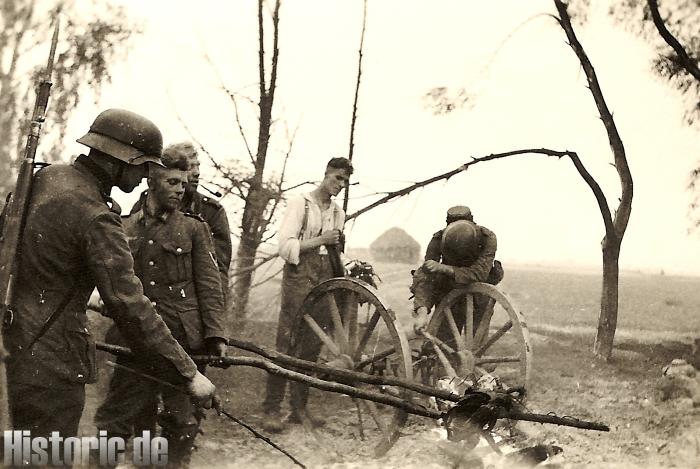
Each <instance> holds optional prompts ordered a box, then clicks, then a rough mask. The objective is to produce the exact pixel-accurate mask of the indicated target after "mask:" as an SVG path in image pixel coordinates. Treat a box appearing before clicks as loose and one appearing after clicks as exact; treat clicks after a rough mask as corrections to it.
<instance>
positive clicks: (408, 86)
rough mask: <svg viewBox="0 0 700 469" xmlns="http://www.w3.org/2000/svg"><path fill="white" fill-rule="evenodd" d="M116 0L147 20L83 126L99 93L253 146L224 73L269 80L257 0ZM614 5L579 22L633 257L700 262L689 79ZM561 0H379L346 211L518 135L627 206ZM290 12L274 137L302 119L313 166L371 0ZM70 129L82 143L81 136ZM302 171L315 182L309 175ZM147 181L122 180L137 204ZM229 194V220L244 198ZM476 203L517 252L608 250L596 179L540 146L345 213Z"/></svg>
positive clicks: (402, 219) (405, 214) (224, 140)
mask: <svg viewBox="0 0 700 469" xmlns="http://www.w3.org/2000/svg"><path fill="white" fill-rule="evenodd" d="M114 1H116V0H114ZM118 3H119V4H122V5H124V6H125V8H126V11H127V17H128V19H129V21H131V22H133V24H135V25H140V27H141V28H142V30H143V33H142V34H141V35H139V36H138V37H136V38H135V39H134V44H133V48H132V49H131V50H130V51H129V53H128V55H127V56H126V57H125V59H124V61H123V62H121V63H118V64H115V65H114V68H113V82H112V84H110V85H108V86H107V87H106V88H105V89H104V90H103V92H102V93H101V95H100V97H99V102H98V103H97V104H91V103H89V102H88V103H86V104H83V105H82V106H81V108H80V110H79V112H78V113H77V114H76V117H75V118H74V119H73V121H72V124H71V130H72V131H73V132H74V133H75V134H80V133H82V132H84V130H85V127H86V125H87V124H86V123H89V122H90V121H91V120H92V118H93V116H94V115H95V113H96V112H97V111H98V110H101V109H105V108H109V107H121V108H126V109H130V110H133V111H135V112H139V113H141V114H143V115H145V116H147V117H149V118H151V119H152V120H153V121H154V122H156V123H157V124H158V125H159V127H160V128H161V129H162V131H163V134H164V137H165V141H166V144H167V143H172V142H176V141H182V140H187V139H189V138H190V134H189V132H188V130H187V129H186V128H185V126H183V124H182V122H185V123H186V125H187V127H188V128H189V129H190V130H189V131H191V132H192V134H194V135H195V136H196V137H197V139H198V140H199V141H201V142H202V143H203V144H204V145H205V146H206V147H207V149H208V150H209V151H210V152H211V153H212V154H213V155H215V158H216V159H217V160H218V161H219V162H227V161H234V160H235V159H238V160H240V161H243V162H245V161H247V159H248V156H247V154H246V150H245V146H244V144H243V141H242V139H241V136H240V134H239V132H238V128H237V126H236V122H235V119H234V112H233V106H232V103H231V100H230V99H229V97H228V95H227V94H226V93H225V92H224V91H223V90H222V86H221V85H222V83H223V84H224V85H225V86H226V87H227V88H228V89H230V90H234V91H236V92H238V93H240V94H241V95H247V96H249V97H250V98H252V99H255V98H256V97H257V96H256V90H257V81H258V77H257V74H258V70H257V18H256V5H257V2H256V1H254V0H239V1H236V2H224V1H213V0H208V1H198V2H189V1H179V0H150V1H148V2H143V1H140V0H119V1H118ZM606 6H607V1H605V0H592V1H591V11H590V15H589V20H588V23H587V24H586V25H585V26H580V25H577V26H576V29H577V34H578V36H579V39H580V41H581V42H582V43H583V45H584V47H585V49H586V51H587V53H588V55H589V57H590V59H591V61H592V63H593V65H594V67H595V68H596V72H597V73H598V77H599V80H600V82H601V86H602V89H603V93H604V95H605V97H606V100H607V103H608V107H609V108H610V109H611V110H612V111H613V113H614V117H615V121H616V124H617V126H618V129H619V132H620V134H621V136H622V139H623V142H624V144H625V149H626V152H627V157H628V162H629V166H630V168H631V170H632V174H633V178H634V183H635V187H634V201H633V207H632V216H631V219H630V223H629V227H628V230H627V234H626V236H625V239H624V241H623V245H622V254H621V259H620V260H621V266H622V268H623V269H632V270H643V271H648V272H659V271H661V270H664V271H665V272H666V273H677V274H693V275H698V274H700V249H698V247H699V246H700V234H698V233H695V234H688V228H689V226H690V222H689V218H688V205H689V203H690V201H691V194H690V193H689V192H688V191H687V189H686V187H687V184H688V180H689V172H690V170H691V169H692V168H693V167H694V165H695V164H696V163H697V161H698V160H699V159H700V152H699V151H698V150H699V147H700V145H698V143H699V142H700V139H699V136H700V135H699V133H698V129H696V128H688V127H686V126H684V125H683V120H682V115H683V111H684V109H685V108H684V106H685V103H684V102H683V99H682V98H681V96H679V94H678V93H677V92H675V91H674V90H672V89H671V87H670V86H669V85H668V84H667V83H665V82H664V81H663V80H661V79H659V78H657V77H655V76H654V75H653V74H652V73H651V71H650V61H651V59H652V58H653V51H652V49H651V48H650V47H649V46H648V45H646V44H645V43H644V42H642V41H641V40H639V39H638V38H636V37H634V36H632V35H631V34H629V33H627V32H625V31H624V30H622V28H621V27H620V26H619V25H615V24H612V23H611V19H610V18H609V17H608V15H607V14H606ZM554 12H555V11H554V6H553V3H552V2H550V1H544V0H542V1H540V0H532V1H528V2H523V1H522V0H502V1H493V2H477V1H472V0H468V1H467V0H434V1H431V2H421V1H417V0H416V1H413V0H382V1H378V0H369V2H368V13H367V30H366V36H365V46H364V56H363V57H364V58H363V60H364V61H363V72H362V84H361V87H360V96H359V102H358V117H357V125H356V129H355V151H354V160H353V161H354V165H355V168H356V171H355V174H354V175H353V181H354V182H357V183H358V184H357V185H355V186H352V188H351V201H350V210H349V211H350V212H353V211H355V210H357V209H359V208H362V207H363V206H365V205H367V204H369V203H370V202H372V201H373V200H375V199H376V198H377V196H372V194H373V193H376V192H386V191H392V190H397V189H400V188H402V187H404V186H406V185H409V184H410V183H412V182H415V181H419V180H422V179H425V178H428V177H431V176H434V175H436V174H440V173H443V172H446V171H449V170H451V169H454V168H456V167H458V166H460V165H461V164H463V163H465V162H467V161H469V160H470V158H471V157H478V156H484V155H487V154H490V153H497V152H504V151H509V150H515V149H522V148H550V149H555V150H573V151H576V152H577V153H578V154H579V156H580V157H581V159H582V161H583V163H584V164H585V166H586V167H587V169H588V170H589V171H590V172H591V173H592V174H593V175H594V176H595V177H596V179H597V180H598V181H599V183H600V184H601V186H602V187H603V190H604V191H605V193H606V195H607V198H608V203H609V204H610V205H611V206H612V207H613V208H614V206H616V204H617V198H618V197H619V181H618V178H617V174H616V171H615V169H614V168H613V167H612V166H611V162H612V153H611V151H610V148H609V144H608V141H607V137H606V134H605V130H604V128H603V126H602V124H601V122H600V120H599V118H598V115H597V111H596V108H595V104H594V102H593V99H592V97H591V95H590V93H589V91H588V90H587V88H586V77H585V75H584V73H583V72H582V70H581V69H580V66H579V64H578V61H577V59H576V57H575V55H574V53H573V52H572V51H571V49H570V48H569V47H568V46H567V45H566V43H565V35H564V32H563V31H562V30H561V28H560V27H559V26H558V24H557V23H556V22H555V21H554V20H553V19H552V18H549V17H547V16H543V15H541V14H542V13H554ZM538 15H539V16H538ZM533 17H534V18H533ZM280 18H281V19H280V64H279V87H278V90H277V94H276V102H275V110H274V114H275V117H276V125H275V130H274V131H275V139H274V140H273V145H272V148H271V153H270V155H271V156H270V160H269V168H270V171H269V173H266V174H268V175H273V174H275V173H278V172H279V169H280V167H281V162H282V159H283V155H284V154H285V152H286V150H287V148H288V138H287V136H288V135H291V134H293V133H294V132H295V129H296V133H295V139H294V146H293V149H292V153H291V155H292V156H291V159H290V161H289V165H288V174H287V181H288V185H293V184H295V183H298V182H302V181H307V180H319V179H320V178H321V177H322V175H323V168H324V167H325V163H326V161H327V160H328V159H330V158H331V157H334V156H346V155H347V153H348V142H349V129H350V119H351V112H352V100H353V93H354V89H355V78H356V74H357V56H358V54H357V53H358V47H359V38H360V30H361V24H362V2H361V1H359V0H353V1H350V0H342V1H341V0H338V1H332V2H329V1H324V0H303V1H302V0H287V1H285V2H284V3H283V5H282V9H281V12H280ZM528 19H529V21H528ZM207 57H208V58H207ZM439 86H444V87H447V88H448V89H449V90H450V92H452V93H455V92H456V91H457V90H459V89H461V88H464V89H465V90H466V91H467V93H468V94H469V96H470V100H469V101H468V102H467V105H466V106H464V107H463V108H461V109H458V110H456V111H454V112H452V113H450V114H448V115H434V114H433V113H432V112H431V110H430V109H429V108H427V107H426V105H425V99H424V96H425V94H426V93H427V92H428V91H429V90H431V89H432V88H435V87H439ZM83 101H84V102H85V100H83ZM239 109H241V115H242V124H243V127H244V129H245V131H246V134H247V137H248V140H249V141H250V142H251V144H252V146H253V148H254V147H255V142H256V136H257V125H256V118H255V113H256V108H255V107H254V105H252V104H251V103H248V102H247V101H246V100H245V99H243V100H241V101H240V102H239ZM71 149H72V150H73V151H75V152H76V153H77V152H80V151H82V148H81V147H80V146H79V145H77V144H76V145H75V146H74V147H71ZM203 170H204V178H205V179H213V178H214V177H215V176H214V171H213V169H212V167H211V165H209V164H208V163H207V162H206V160H204V167H203ZM305 190H310V186H304V187H302V188H300V189H299V191H305ZM297 192H298V191H297ZM135 195H136V194H126V195H125V194H118V195H117V196H116V198H117V200H118V201H120V202H121V203H122V206H128V205H129V204H130V202H131V201H133V200H134V197H135ZM223 203H224V205H225V206H227V207H228V208H230V210H231V212H230V214H231V219H232V220H236V214H235V209H236V208H235V206H234V205H235V204H234V203H233V201H227V200H226V199H224V200H223ZM463 204H464V205H469V206H470V207H471V208H472V211H473V213H474V214H475V220H476V221H477V222H478V223H479V224H482V225H484V226H487V227H489V228H490V229H491V230H493V231H494V232H496V234H497V236H498V243H499V247H498V254H497V257H498V258H500V259H503V260H504V261H506V262H513V263H527V264H543V265H558V266H577V267H596V266H600V258H601V254H600V241H601V239H602V236H603V231H604V230H603V223H602V218H601V215H600V212H599V210H598V208H597V205H596V203H595V199H594V197H593V195H592V193H591V192H590V189H589V188H588V187H587V186H586V185H585V183H584V182H583V181H582V179H581V178H580V176H579V175H578V173H577V172H576V170H575V169H574V167H573V165H572V164H571V162H570V161H568V160H565V159H562V160H558V159H556V158H552V157H547V156H541V155H522V156H517V157H512V158H509V159H507V160H501V161H497V162H487V163H481V164H478V165H475V166H474V167H472V168H471V169H469V170H468V171H467V172H466V173H462V174H460V175H457V176H455V177H453V178H452V179H450V180H449V181H447V182H440V183H436V184H434V185H432V186H429V187H427V188H425V189H422V190H419V191H416V192H414V193H413V194H411V195H410V196H407V197H404V198H401V199H397V200H395V201H394V202H391V203H389V204H386V205H384V206H382V207H380V208H377V209H375V210H372V211H370V212H368V213H367V214H365V215H362V216H360V217H359V218H358V220H357V221H356V222H354V223H349V224H348V225H347V227H346V235H347V238H348V244H349V246H353V247H363V246H368V245H369V244H370V243H371V242H372V241H373V240H374V239H376V237H377V236H379V235H380V234H381V233H382V232H384V231H385V230H387V229H389V228H391V227H393V226H398V227H401V228H403V229H404V230H406V231H407V232H408V233H409V234H411V235H412V236H413V237H414V238H415V239H416V240H417V241H418V242H420V243H421V244H422V245H423V246H424V247H425V245H426V244H427V242H428V240H429V239H430V235H431V233H432V232H434V231H436V230H437V229H440V228H441V227H442V225H443V224H444V216H445V211H446V210H447V209H448V208H449V207H450V206H452V205H463ZM234 231H235V229H234Z"/></svg>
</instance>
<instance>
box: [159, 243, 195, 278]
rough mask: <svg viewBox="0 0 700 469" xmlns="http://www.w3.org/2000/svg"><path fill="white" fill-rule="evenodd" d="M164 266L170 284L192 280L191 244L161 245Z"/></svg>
mask: <svg viewBox="0 0 700 469" xmlns="http://www.w3.org/2000/svg"><path fill="white" fill-rule="evenodd" d="M163 250H164V251H165V252H164V255H163V257H164V259H163V260H164V265H165V267H166V268H167V269H168V276H169V278H170V281H171V282H173V283H174V282H182V281H185V280H189V279H191V278H192V242H191V241H187V242H184V241H168V242H167V243H163Z"/></svg>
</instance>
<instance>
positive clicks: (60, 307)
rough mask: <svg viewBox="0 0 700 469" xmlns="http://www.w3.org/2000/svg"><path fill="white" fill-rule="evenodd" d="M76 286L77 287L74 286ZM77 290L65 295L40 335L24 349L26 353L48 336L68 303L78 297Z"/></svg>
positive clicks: (70, 290) (69, 291) (73, 289)
mask: <svg viewBox="0 0 700 469" xmlns="http://www.w3.org/2000/svg"><path fill="white" fill-rule="evenodd" d="M74 286H75V285H74ZM76 293H77V289H76V288H74V287H73V288H70V289H69V290H68V291H67V292H66V293H65V295H64V296H63V299H61V302H60V303H59V304H58V306H57V307H56V309H55V310H54V311H53V312H52V313H51V316H49V317H48V319H47V320H46V322H44V324H43V325H42V326H41V329H39V333H38V334H37V335H36V336H34V338H33V339H32V341H31V342H30V343H29V345H28V346H27V348H25V349H24V351H25V352H28V351H30V350H31V349H32V347H34V344H36V343H37V341H38V340H39V339H41V338H42V337H43V336H44V334H46V333H47V332H48V331H49V329H50V328H51V326H52V325H53V324H54V323H55V322H56V320H57V319H58V318H59V316H60V315H61V313H63V310H64V309H66V306H68V303H70V301H71V300H72V299H73V297H74V296H75V295H76Z"/></svg>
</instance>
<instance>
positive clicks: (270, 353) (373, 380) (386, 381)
mask: <svg viewBox="0 0 700 469" xmlns="http://www.w3.org/2000/svg"><path fill="white" fill-rule="evenodd" d="M229 345H231V346H233V347H236V348H239V349H241V350H246V351H249V352H253V353H255V354H257V355H260V356H262V357H264V358H267V359H268V360H271V361H272V362H273V363H275V364H278V365H285V366H290V367H293V368H296V369H301V370H307V371H313V372H316V373H321V374H326V375H332V376H333V377H334V378H338V379H340V380H345V381H360V382H362V383H367V384H375V385H385V386H398V387H401V388H404V389H409V390H411V391H415V392H418V393H421V394H425V395H426V396H432V397H435V398H437V399H442V400H445V401H450V402H458V401H459V400H460V399H461V396H459V395H458V394H455V393H452V392H449V391H446V390H442V389H436V388H433V387H431V386H426V385H424V384H420V383H415V382H413V381H407V380H404V379H401V378H397V377H395V376H378V375H370V374H367V373H361V372H359V371H351V370H344V369H342V368H334V367H332V366H328V365H322V364H320V363H315V362H310V361H307V360H302V359H300V358H296V357H291V356H289V355H285V354H283V353H280V352H276V351H274V350H269V349H266V348H264V347H260V346H258V345H255V344H252V343H250V342H247V341H245V340H238V339H229ZM97 348H98V349H99V350H102V351H104V352H109V353H111V354H113V355H123V356H128V355H130V354H131V350H129V349H128V348H126V347H120V346H118V345H112V344H105V343H101V342H98V343H97ZM193 358H195V361H199V360H198V359H199V358H202V359H203V360H202V362H210V361H211V357H197V356H195V357H193ZM228 358H232V357H228ZM232 365H235V364H234V363H232Z"/></svg>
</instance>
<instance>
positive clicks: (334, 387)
mask: <svg viewBox="0 0 700 469" xmlns="http://www.w3.org/2000/svg"><path fill="white" fill-rule="evenodd" d="M97 348H98V349H99V350H103V351H105V352H109V353H112V354H116V355H122V356H130V355H131V351H130V350H129V349H127V348H125V347H119V346H115V345H110V344H103V343H97ZM252 348H257V346H253V347H252ZM290 358H292V357H290ZM192 359H193V360H194V361H195V362H197V363H209V364H211V365H212V366H251V367H255V368H260V369H263V370H265V371H267V372H268V373H271V374H274V375H278V376H281V377H283V378H286V379H290V380H292V381H299V382H302V383H305V384H307V385H309V386H311V387H314V388H317V389H321V390H323V391H329V392H334V393H339V394H346V395H348V396H351V397H356V398H359V399H364V400H368V401H373V402H377V403H379V404H384V405H388V406H391V407H395V408H398V409H401V410H403V411H405V412H408V413H409V414H414V415H420V416H421V417H428V418H432V419H435V420H437V419H441V418H443V417H445V414H443V413H442V412H439V411H437V410H433V409H428V408H426V407H423V406H421V405H418V404H415V403H413V402H410V401H406V400H403V399H401V398H398V397H395V396H391V395H388V394H382V393H380V392H376V391H369V390H365V389H360V388H356V387H354V386H350V385H346V384H342V383H336V382H331V381H326V380H322V379H319V378H315V377H312V376H308V375H305V374H303V373H298V372H295V371H291V370H288V369H286V368H283V367H281V366H279V365H277V364H275V363H273V362H272V361H271V360H268V359H265V358H255V357H223V358H222V357H212V356H201V355H200V356H198V355H194V356H193V357H192ZM303 361H304V360H301V362H303ZM308 363H310V362H307V364H308ZM300 364H302V363H300ZM302 365H304V366H306V364H302ZM317 366H319V367H320V366H321V365H317ZM324 371H330V372H331V373H338V372H347V370H338V369H335V368H331V367H325V368H324ZM359 375H364V373H359ZM385 379H386V378H385ZM431 389H432V388H431ZM431 392H432V393H433V394H439V393H441V391H440V390H437V389H432V391H431ZM450 400H452V399H450ZM498 418H506V419H512V420H527V421H530V422H539V423H549V424H554V425H562V426H567V427H575V428H582V429H586V430H597V431H605V432H607V431H609V430H610V429H609V428H608V426H607V425H605V424H602V423H598V422H588V421H585V420H579V419H576V418H573V417H558V416H556V415H544V414H532V413H526V412H519V411H512V410H511V411H507V410H505V409H499V413H498Z"/></svg>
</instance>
